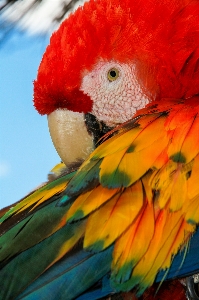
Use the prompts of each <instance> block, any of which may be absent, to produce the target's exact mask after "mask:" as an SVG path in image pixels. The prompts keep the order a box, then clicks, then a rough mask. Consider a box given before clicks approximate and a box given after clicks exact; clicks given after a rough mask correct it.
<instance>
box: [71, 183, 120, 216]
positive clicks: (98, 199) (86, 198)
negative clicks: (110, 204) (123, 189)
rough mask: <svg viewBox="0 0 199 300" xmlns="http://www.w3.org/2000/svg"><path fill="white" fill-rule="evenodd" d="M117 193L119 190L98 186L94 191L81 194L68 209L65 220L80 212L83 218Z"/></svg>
mask: <svg viewBox="0 0 199 300" xmlns="http://www.w3.org/2000/svg"><path fill="white" fill-rule="evenodd" d="M119 191H120V189H107V188H104V187H102V186H101V185H99V186H98V187H96V188H95V189H94V190H91V191H89V192H86V193H84V194H81V195H80V196H79V197H78V198H77V199H76V200H75V202H74V203H73V204H72V206H71V207H70V209H69V211H68V214H67V220H69V219H70V218H71V217H73V215H75V213H77V212H78V211H79V212H82V217H85V216H86V215H88V214H89V213H90V212H92V211H94V210H96V209H97V208H98V207H100V206H101V205H102V204H104V203H105V202H106V201H108V200H110V199H111V198H112V197H113V196H114V195H116V194H117V193H118V192H119Z"/></svg>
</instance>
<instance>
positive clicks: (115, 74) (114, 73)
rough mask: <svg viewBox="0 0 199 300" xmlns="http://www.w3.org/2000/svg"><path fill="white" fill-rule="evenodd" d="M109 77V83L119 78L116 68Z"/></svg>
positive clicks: (109, 72) (111, 70) (110, 72)
mask: <svg viewBox="0 0 199 300" xmlns="http://www.w3.org/2000/svg"><path fill="white" fill-rule="evenodd" d="M107 77H108V80H109V81H114V80H116V79H117V78H118V77H119V71H118V69H116V68H111V69H110V70H109V71H108V73H107Z"/></svg>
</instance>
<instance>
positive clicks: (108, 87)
mask: <svg viewBox="0 0 199 300" xmlns="http://www.w3.org/2000/svg"><path fill="white" fill-rule="evenodd" d="M80 89H81V91H83V92H84V93H85V94H87V95H88V96H90V98H91V99H92V101H93V108H92V112H91V113H92V114H94V115H95V116H96V117H97V119H98V120H100V121H104V122H105V123H106V124H107V125H108V126H114V125H116V124H120V123H123V122H126V121H128V120H129V119H131V118H132V117H133V115H134V114H135V113H136V111H137V110H138V109H141V108H143V107H145V105H146V104H148V103H149V98H148V97H147V95H146V94H145V93H144V91H143V88H142V87H141V86H140V84H139V82H138V80H137V77H136V67H135V65H134V64H123V63H118V62H115V61H109V62H107V61H100V62H98V63H97V64H96V65H95V67H94V68H93V70H92V71H90V72H88V73H86V74H85V75H84V76H83V79H82V84H81V88H80Z"/></svg>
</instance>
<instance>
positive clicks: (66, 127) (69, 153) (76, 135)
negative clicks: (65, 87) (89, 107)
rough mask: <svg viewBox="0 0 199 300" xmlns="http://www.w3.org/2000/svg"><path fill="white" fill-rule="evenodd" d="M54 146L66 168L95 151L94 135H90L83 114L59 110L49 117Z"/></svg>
mask: <svg viewBox="0 0 199 300" xmlns="http://www.w3.org/2000/svg"><path fill="white" fill-rule="evenodd" d="M48 126H49V131H50V135H51V138H52V141H53V144H54V146H55V148H56V150H57V152H58V154H59V156H60V157H61V159H62V161H63V162H64V163H65V164H66V166H67V165H68V164H70V163H73V162H76V161H77V160H85V159H86V158H87V157H88V155H89V154H90V153H91V152H92V151H93V149H94V142H93V136H92V134H89V133H88V130H87V128H86V124H85V116H84V114H83V113H79V112H72V111H69V110H66V109H57V110H55V111H54V112H52V113H51V114H49V115H48Z"/></svg>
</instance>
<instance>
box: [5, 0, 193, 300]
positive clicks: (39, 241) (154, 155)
mask: <svg viewBox="0 0 199 300" xmlns="http://www.w3.org/2000/svg"><path fill="white" fill-rule="evenodd" d="M198 44H199V1H189V0H178V1H177V0H172V1H171V0H169V1H168V0H167V1H166V0H165V1H161V2H160V1H157V0H153V1H149V0H147V1H146V0H145V1H143V0H139V1H132V0H131V1H130V0H123V1H119V0H108V1H107V0H97V1H94V0H90V2H88V3H86V4H85V5H84V6H83V8H79V9H78V10H77V11H76V13H74V14H73V15H71V16H70V17H69V19H67V20H66V21H64V22H63V23H62V25H61V27H60V28H59V30H58V31H57V32H55V33H54V34H53V35H52V37H51V41H50V45H49V46H48V47H47V49H46V52H45V54H44V56H43V59H42V62H41V64H40V67H39V70H38V76H37V79H36V81H35V82H34V105H35V107H36V109H37V110H38V112H39V113H40V114H47V115H48V122H49V128H50V132H51V136H52V139H53V140H54V144H55V147H56V148H57V151H58V152H59V154H60V156H61V158H62V160H63V161H64V162H65V163H66V165H67V166H68V168H67V170H66V174H62V176H61V177H58V178H57V179H56V180H54V181H52V182H50V183H49V184H47V185H45V186H44V187H42V188H40V189H38V190H37V191H35V192H34V193H32V194H31V195H30V196H28V197H26V198H24V199H23V200H22V201H20V202H19V203H18V204H16V206H14V207H13V208H11V209H10V210H8V211H7V213H6V214H5V215H4V216H3V217H2V224H1V232H2V235H1V239H0V243H1V244H0V245H1V254H0V258H1V267H2V268H1V271H0V274H1V278H3V280H1V283H0V290H1V295H2V296H1V297H2V299H47V298H49V299H74V298H75V299H99V298H102V297H106V296H107V295H110V294H114V293H118V292H127V291H130V290H132V289H135V290H136V293H137V295H141V294H142V293H143V292H144V291H145V290H146V289H147V288H148V287H150V286H151V285H152V284H153V282H154V281H157V282H159V281H162V280H164V279H166V278H167V279H170V278H177V277H185V276H188V275H191V274H195V273H196V272H198V271H199V252H198V243H199V232H198V231H197V224H198V223H199V185H198V179H199V135H198V130H199V116H198V113H199V104H198V99H199V98H198V95H199V58H198V57H199V47H198ZM96 128H97V129H96ZM111 129H112V130H111ZM110 130H111V131H110ZM106 132H107V133H106ZM104 133H106V134H105V135H104V137H103V139H100V141H99V143H101V144H100V145H99V146H98V147H97V148H96V149H95V150H94V151H93V152H92V153H91V155H90V156H89V158H88V159H86V158H87V156H88V155H89V153H90V152H91V151H92V149H93V148H94V147H95V145H96V140H98V139H99V137H100V136H101V135H103V134H104ZM85 159H86V160H85ZM82 160H85V162H84V163H83V164H82V165H81V167H80V168H79V169H78V170H77V171H76V165H77V164H78V162H79V161H82Z"/></svg>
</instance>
